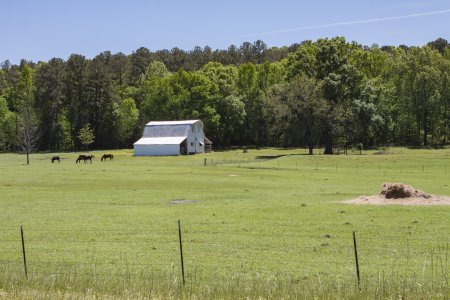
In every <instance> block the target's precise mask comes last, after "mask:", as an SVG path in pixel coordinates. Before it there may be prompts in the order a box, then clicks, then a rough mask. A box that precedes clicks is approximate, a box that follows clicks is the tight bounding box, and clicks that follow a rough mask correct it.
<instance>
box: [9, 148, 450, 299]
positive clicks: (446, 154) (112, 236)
mask: <svg viewBox="0 0 450 300" xmlns="http://www.w3.org/2000/svg"><path fill="white" fill-rule="evenodd" d="M103 153H104V152H101V151H98V152H96V151H93V152H91V153H89V154H93V155H95V158H94V159H93V162H92V164H90V163H86V164H85V163H78V164H76V163H75V161H76V159H77V157H78V155H79V154H81V153H58V154H57V155H59V156H60V158H61V162H60V163H57V162H55V163H53V164H52V163H51V161H50V160H51V158H52V156H54V155H55V154H53V153H41V154H33V155H32V156H31V164H30V165H29V166H27V165H25V158H24V156H21V155H16V154H0V195H1V196H0V207H1V213H2V217H1V218H0V240H1V242H0V270H1V271H2V274H3V275H2V276H1V278H0V297H2V296H4V297H25V298H26V297H28V298H29V297H33V298H39V297H42V298H46V297H52V296H55V295H56V297H63V296H64V295H66V296H67V295H69V296H71V297H72V296H74V297H77V296H78V297H90V296H92V297H93V296H100V297H101V296H112V297H149V298H152V297H155V298H171V297H174V298H178V297H186V298H188V297H193V298H232V299H235V298H245V297H247V296H248V297H250V298H258V297H262V298H281V297H284V298H296V297H297V298H298V297H300V298H309V297H319V298H360V297H367V298H398V297H399V296H405V297H408V298H421V297H425V298H429V297H431V298H442V299H446V298H447V299H448V297H449V276H450V275H449V271H448V270H449V265H450V261H449V254H450V252H449V251H450V250H449V233H450V206H420V207H419V206H367V205H361V206H357V205H348V204H343V203H341V201H342V200H346V199H351V198H355V197H358V196H360V195H372V194H376V193H378V191H379V189H380V187H381V185H382V183H383V182H403V183H407V184H411V185H413V186H415V187H416V188H419V189H421V190H424V191H426V192H429V193H432V194H443V195H450V150H449V149H442V150H408V149H403V148H392V149H387V150H385V151H369V152H363V154H362V155H359V153H351V154H350V155H335V156H323V155H314V156H308V155H305V154H306V152H305V150H304V149H292V150H284V149H261V150H253V149H250V150H249V153H246V154H243V153H242V150H236V151H234V150H233V151H223V152H215V153H209V154H201V155H194V156H179V157H133V156H132V151H130V150H121V151H108V153H112V154H113V155H114V159H113V160H112V161H109V160H108V161H106V162H101V161H100V158H101V157H102V154H103ZM205 159H206V161H205ZM205 162H206V166H205ZM177 220H180V221H181V229H182V230H181V232H182V240H183V255H184V267H185V279H186V284H185V286H184V287H183V285H182V276H181V267H180V253H179V251H180V250H179V236H178V227H177ZM21 225H22V226H23V229H24V241H25V248H26V258H27V275H28V279H26V278H25V272H24V264H23V254H22V244H21V236H20V226H21ZM353 231H355V232H356V238H357V249H358V257H359V268H360V276H361V280H360V287H359V288H358V281H357V277H356V267H355V255H354V244H353V239H352V232H353Z"/></svg>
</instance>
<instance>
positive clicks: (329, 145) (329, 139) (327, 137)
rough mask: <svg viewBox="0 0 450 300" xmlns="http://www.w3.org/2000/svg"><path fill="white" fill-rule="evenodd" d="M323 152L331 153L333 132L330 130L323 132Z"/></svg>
mask: <svg viewBox="0 0 450 300" xmlns="http://www.w3.org/2000/svg"><path fill="white" fill-rule="evenodd" d="M323 154H333V134H332V133H331V130H329V131H327V133H325V151H324V153H323Z"/></svg>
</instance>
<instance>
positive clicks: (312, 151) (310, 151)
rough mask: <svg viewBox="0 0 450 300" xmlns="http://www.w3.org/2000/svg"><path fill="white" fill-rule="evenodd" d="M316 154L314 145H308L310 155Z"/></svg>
mask: <svg viewBox="0 0 450 300" xmlns="http://www.w3.org/2000/svg"><path fill="white" fill-rule="evenodd" d="M313 154H314V145H313V144H312V143H310V144H308V155H313Z"/></svg>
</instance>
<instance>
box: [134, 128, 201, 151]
mask: <svg viewBox="0 0 450 300" xmlns="http://www.w3.org/2000/svg"><path fill="white" fill-rule="evenodd" d="M203 152H205V133H204V132H203V122H202V121H200V120H186V121H152V122H150V123H148V124H147V125H145V128H144V134H143V135H142V138H141V139H139V140H138V141H137V142H136V143H134V155H135V156H158V155H180V154H181V155H185V154H194V153H203Z"/></svg>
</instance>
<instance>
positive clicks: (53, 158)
mask: <svg viewBox="0 0 450 300" xmlns="http://www.w3.org/2000/svg"><path fill="white" fill-rule="evenodd" d="M55 160H57V161H58V163H59V160H60V158H59V156H53V157H52V163H54V162H55Z"/></svg>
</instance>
